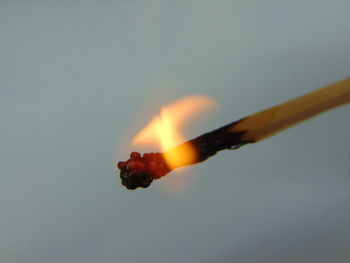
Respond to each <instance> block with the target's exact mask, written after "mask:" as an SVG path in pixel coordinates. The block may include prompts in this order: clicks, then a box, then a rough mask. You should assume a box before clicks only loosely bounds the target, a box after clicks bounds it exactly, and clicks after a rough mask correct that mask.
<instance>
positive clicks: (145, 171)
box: [117, 152, 171, 190]
mask: <svg viewBox="0 0 350 263" xmlns="http://www.w3.org/2000/svg"><path fill="white" fill-rule="evenodd" d="M117 166H118V168H119V169H120V179H121V181H122V184H123V185H124V186H125V187H126V188H127V189H130V190H134V189H136V188H138V187H142V188H147V187H148V186H149V185H150V184H151V183H152V181H153V180H155V179H159V178H160V177H162V176H164V175H166V174H167V173H168V172H169V171H170V170H171V169H170V168H169V167H168V166H167V165H166V163H165V161H164V158H163V156H162V154H161V153H145V154H143V156H141V154H140V153H138V152H132V153H131V154H130V159H129V160H127V161H125V162H118V165H117Z"/></svg>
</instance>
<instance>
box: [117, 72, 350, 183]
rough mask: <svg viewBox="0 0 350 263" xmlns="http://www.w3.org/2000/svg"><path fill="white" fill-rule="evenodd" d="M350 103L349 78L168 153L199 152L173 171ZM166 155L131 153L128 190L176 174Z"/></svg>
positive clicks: (123, 172)
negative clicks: (182, 150) (168, 163)
mask: <svg viewBox="0 0 350 263" xmlns="http://www.w3.org/2000/svg"><path fill="white" fill-rule="evenodd" d="M349 102H350V78H347V79H344V80H342V81H339V82H337V83H333V84H331V85H329V86H326V87H324V88H321V89H319V90H316V91H313V92H310V93H308V94H305V95H303V96H301V97H298V98H296V99H293V100H290V101H287V102H285V103H282V104H280V105H277V106H274V107H271V108H268V109H266V110H263V111H261V112H258V113H256V114H253V115H250V116H248V117H246V118H243V119H241V120H239V121H235V122H233V123H230V124H228V125H225V126H223V127H221V128H218V129H216V130H214V131H211V132H208V133H205V134H203V135H200V136H198V137H196V138H194V139H192V140H190V141H187V142H184V143H182V144H180V145H178V146H176V147H174V148H172V149H170V150H168V151H166V152H165V153H166V154H171V153H176V152H178V150H179V149H182V148H183V149H186V148H187V147H188V145H191V147H193V148H194V150H195V152H196V158H195V159H194V160H191V161H190V162H189V161H188V160H186V159H184V160H183V161H181V160H180V161H179V162H178V163H177V164H176V167H172V169H174V168H178V167H181V166H187V165H193V164H196V163H199V162H203V161H205V160H206V159H208V158H209V157H211V156H213V155H215V154H216V153H217V152H218V151H221V150H225V149H238V148H239V147H241V146H243V145H245V144H247V143H255V142H258V141H260V140H262V139H265V138H268V137H270V136H272V135H274V134H276V133H278V132H281V131H283V130H285V129H287V128H289V127H291V126H293V125H295V124H297V123H299V122H301V121H304V120H306V119H309V118H311V117H313V116H315V115H317V114H319V113H322V112H325V111H327V110H329V109H332V108H335V107H338V106H341V105H344V104H347V103H349ZM180 152H181V151H180ZM165 153H145V154H143V155H142V156H141V154H140V153H138V152H133V153H131V154H130V159H129V160H127V161H125V162H119V163H118V168H119V169H120V178H121V181H122V184H123V185H124V186H125V187H126V188H128V189H136V188H137V187H143V188H146V187H148V186H149V185H150V184H151V182H152V181H153V180H155V179H159V178H160V177H162V176H165V175H166V174H167V173H169V172H170V171H171V170H172V169H171V168H169V166H168V165H167V163H166V161H165V159H164V157H163V155H164V154H165Z"/></svg>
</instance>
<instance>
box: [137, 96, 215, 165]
mask: <svg viewBox="0 0 350 263" xmlns="http://www.w3.org/2000/svg"><path fill="white" fill-rule="evenodd" d="M215 105H216V103H215V101H214V100H212V99H210V98H209V97H205V96H188V97H185V98H183V99H180V100H178V101H175V102H173V103H171V104H169V105H167V106H165V107H163V108H162V109H161V111H160V114H159V115H158V116H155V117H154V118H153V119H152V120H151V122H150V123H149V124H148V125H146V127H145V128H144V129H142V130H141V131H140V132H139V133H138V134H137V135H136V136H135V138H134V140H133V144H137V145H140V144H142V145H144V144H155V143H156V144H158V145H159V146H160V149H161V151H163V152H165V151H166V150H168V149H170V148H172V147H174V146H176V145H178V144H180V143H182V142H183V141H184V140H185V139H184V137H183V136H182V135H181V133H180V130H179V129H180V126H181V125H184V123H185V122H187V121H188V120H190V119H191V118H193V117H194V116H196V115H198V114H199V113H200V112H201V111H204V110H206V109H209V108H212V107H213V106H215ZM164 158H165V160H166V162H167V164H168V165H169V167H170V168H171V169H174V168H176V167H179V166H180V165H181V164H183V163H191V162H192V161H194V160H195V158H196V152H195V150H194V149H193V147H192V146H191V145H190V144H185V145H184V146H183V147H181V149H178V150H176V151H171V152H168V153H167V152H165V154H164Z"/></svg>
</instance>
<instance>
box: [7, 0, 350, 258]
mask: <svg viewBox="0 0 350 263" xmlns="http://www.w3.org/2000/svg"><path fill="white" fill-rule="evenodd" d="M349 11H350V1H349V0H332V1H325V0H310V1H309V0H294V1H285V0H282V1H281V0H267V1H257V0H256V1H249V0H248V1H247V0H240V1H219V0H215V1H205V0H198V1H191V0H186V1H170V0H169V1H161V0H158V1H157V0H154V1H146V0H145V1H121V0H120V1H117V0H115V1H112V0H109V1H105V0H99V1H97V0H96V1H89V0H88V1H79V0H77V1H67V0H63V1H54V0H46V1H44V0H42V1H36V0H23V1H21V0H1V1H0V180H1V184H0V211H1V214H0V261H1V262H4V263H22V262H23V263H63V262H64V263H80V262H82V263H96V262H101V263H107V262H108V263H109V262H118V263H119V262H123V263H138V262H152V263H164V262H165V263H178V262H186V263H187V262H188V263H195V262H198V263H199V262H201V263H202V262H204V263H207V262H224V263H225V262H238V263H240V262H242V263H243V262H244V263H246V262H249V263H258V262H259V263H265V262H266V263H270V262H284V263H295V262H298V263H310V262H317V263H329V262H335V263H348V262H350V208H349V203H350V162H349V161H350V160H349V159H350V158H349V157H350V147H349V146H350V133H349V130H350V118H349V116H350V107H348V106H347V107H342V108H338V109H335V110H332V111H330V112H327V113H325V114H322V115H320V116H318V117H316V118H314V119H312V120H310V121H307V122H305V123H303V124H301V125H299V126H296V127H294V128H292V129H289V130H287V131H285V132H283V133H281V134H279V135H277V136H274V137H272V138H270V139H268V140H265V141H262V142H260V143H257V144H252V145H248V146H245V147H243V148H241V149H239V150H238V151H226V152H222V153H220V154H218V155H217V156H215V157H213V158H211V159H210V160H208V161H207V162H205V163H203V164H200V165H196V166H193V167H191V168H189V169H187V170H186V171H184V173H185V175H183V173H182V174H181V175H177V174H176V173H172V174H169V176H168V178H166V179H163V180H161V181H157V182H154V183H153V184H152V185H151V187H150V188H148V189H138V190H136V191H127V190H126V189H125V188H124V187H122V186H121V185H120V180H119V175H118V174H117V172H116V170H115V162H116V161H117V160H118V158H119V157H117V153H118V154H121V155H122V159H127V157H128V154H129V151H127V150H124V148H123V147H124V146H123V145H128V144H129V139H130V138H131V137H132V136H133V135H134V133H133V132H135V131H137V130H139V129H141V128H142V127H143V125H144V124H145V123H147V121H148V120H149V118H150V117H151V116H152V115H153V114H155V113H156V112H157V110H158V109H159V108H160V107H161V106H163V105H164V104H165V103H169V102H171V101H173V100H176V99H179V98H181V97H183V96H185V95H188V94H204V95H208V96H211V97H212V98H214V99H215V100H217V101H218V102H219V103H220V104H221V109H220V111H219V112H217V113H212V114H208V115H207V116H202V117H201V118H200V119H201V122H199V123H198V124H196V125H192V126H190V125H189V126H188V129H186V130H187V134H186V138H192V137H194V136H197V135H199V134H200V133H202V132H205V131H209V130H212V129H214V128H217V127H219V126H221V125H223V124H226V123H228V122H231V121H233V120H236V119H239V118H241V117H244V116H246V115H248V114H251V113H254V112H256V111H259V110H261V109H264V108H266V107H269V106H272V105H274V104H278V103H281V102H283V101H286V100H288V99H291V98H294V97H296V96H299V95H301V94H303V93H305V92H308V91H311V90H314V89H317V88H320V87H322V86H325V85H327V84H329V83H332V82H334V81H338V80H341V79H343V78H346V77H349V76H350V15H349V13H350V12H349ZM126 134H127V135H126ZM126 137H129V138H128V139H125V138H126ZM176 176H179V178H180V177H186V178H187V179H189V184H188V185H187V188H186V189H185V190H184V191H182V192H176V191H172V190H171V189H173V188H172V184H174V189H175V188H176V187H175V185H176V179H174V178H175V177H176ZM169 188H170V190H169ZM167 189H168V190H167ZM174 192H175V193H174Z"/></svg>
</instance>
